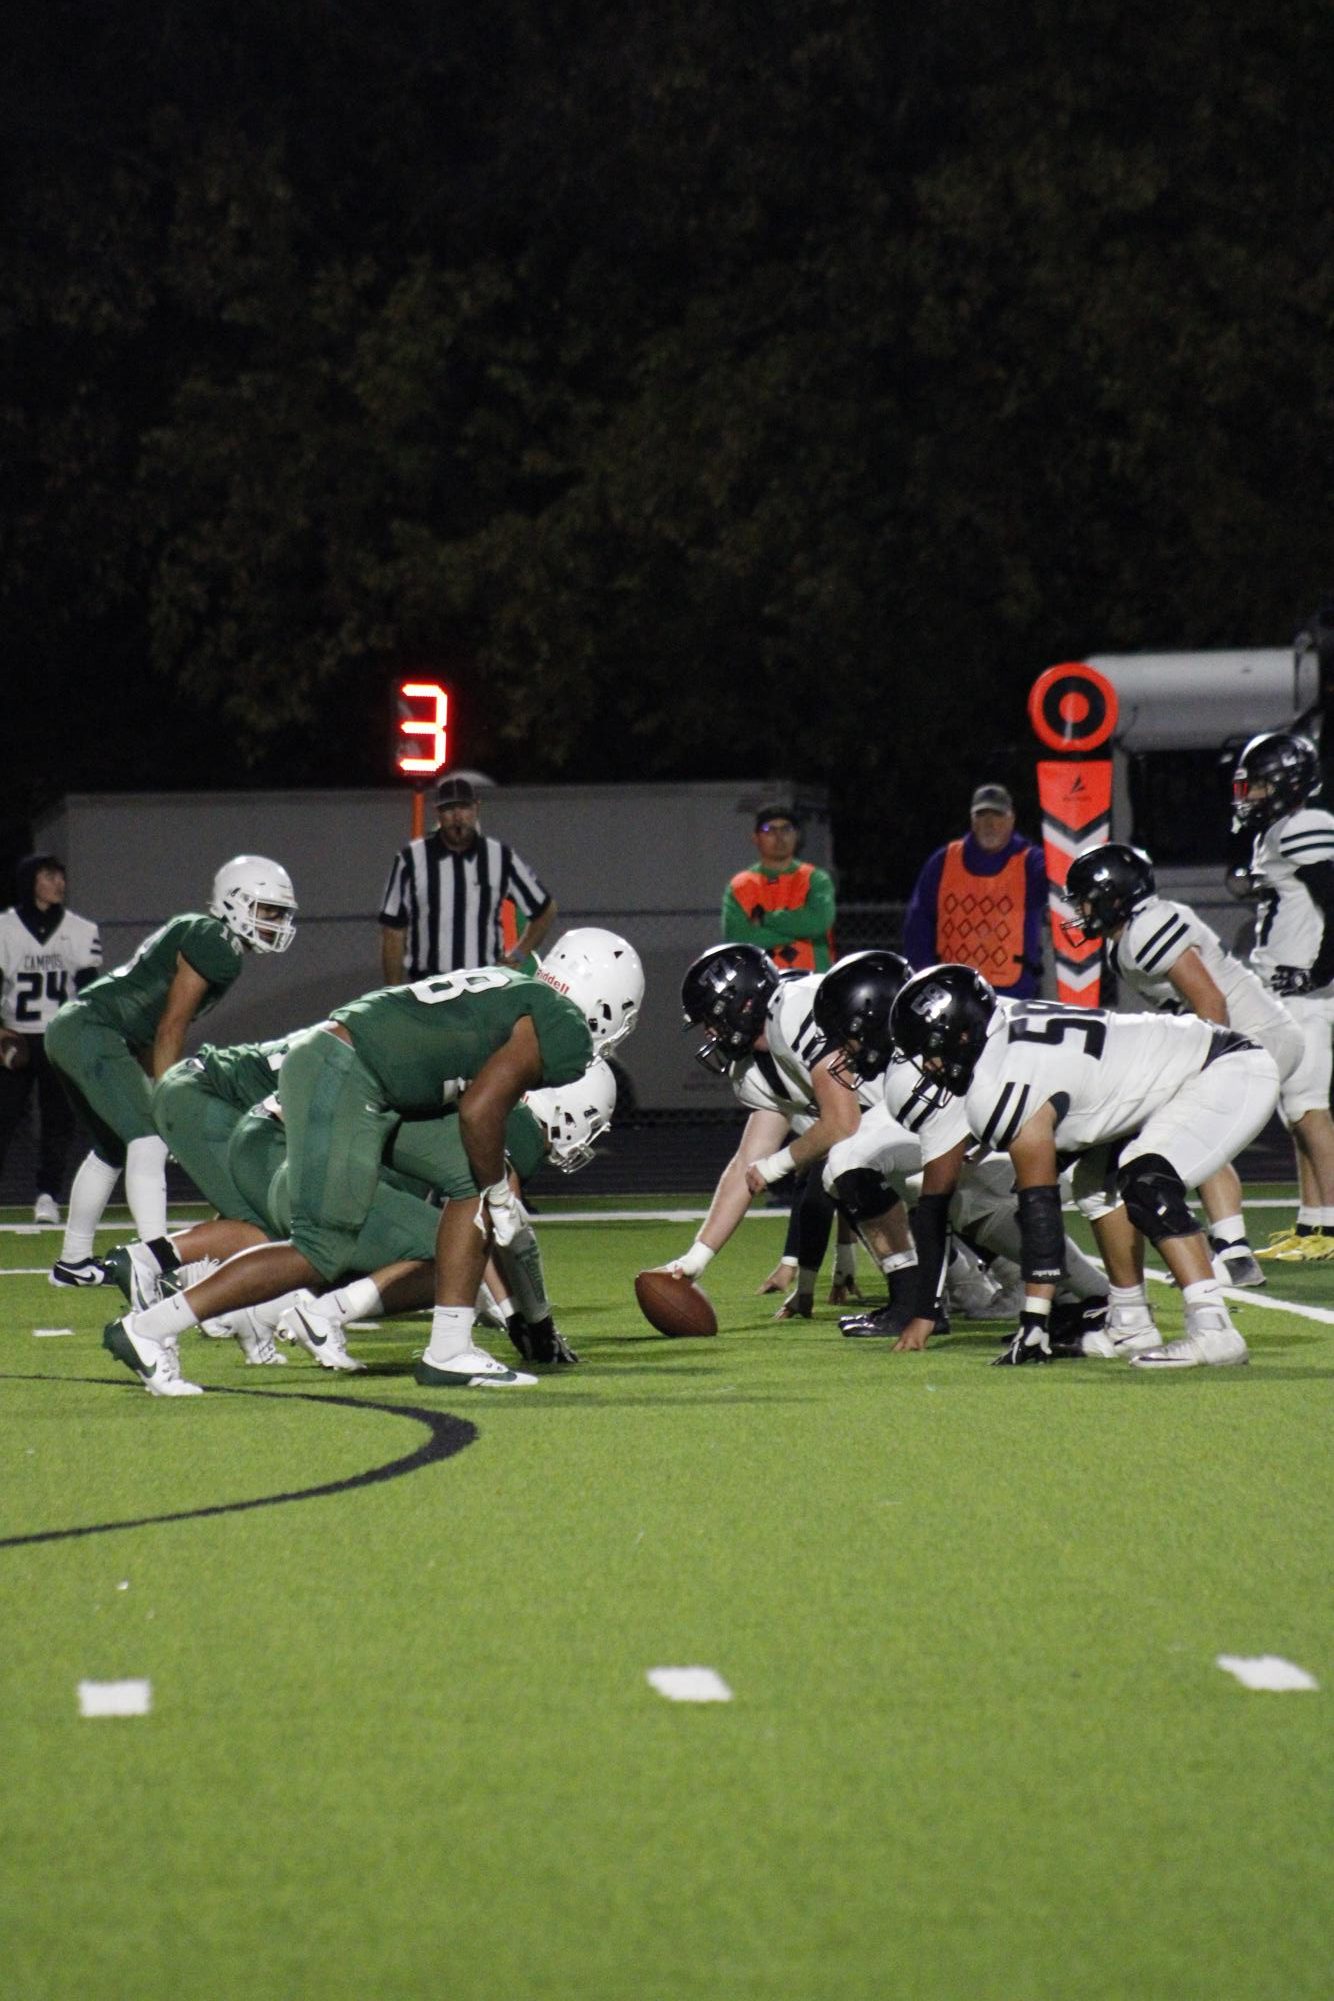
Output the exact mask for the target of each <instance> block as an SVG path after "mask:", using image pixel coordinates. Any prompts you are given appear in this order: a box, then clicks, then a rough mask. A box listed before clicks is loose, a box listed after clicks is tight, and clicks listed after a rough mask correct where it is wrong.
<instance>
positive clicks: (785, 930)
mask: <svg viewBox="0 0 1334 2001" xmlns="http://www.w3.org/2000/svg"><path fill="white" fill-rule="evenodd" d="M800 841H801V822H800V820H799V819H798V818H797V815H796V812H795V811H794V809H793V808H792V807H790V806H762V807H761V808H760V810H759V812H758V813H757V814H756V815H755V847H756V850H757V852H758V854H759V865H758V867H756V868H743V869H741V870H739V871H738V873H737V874H736V875H734V876H733V877H732V880H731V882H729V883H728V885H727V889H726V892H725V893H724V896H723V937H724V939H725V940H726V941H727V943H728V944H729V945H759V946H760V947H761V948H762V949H763V950H764V951H766V952H767V953H768V954H769V957H770V958H771V959H772V960H773V962H774V964H775V965H776V966H778V967H779V968H780V970H781V971H783V972H788V971H796V972H799V973H825V972H828V970H829V968H830V966H831V965H832V964H833V960H834V885H833V882H832V881H831V879H830V877H829V876H828V875H827V874H826V873H825V871H824V870H823V869H822V868H815V867H814V866H813V865H812V864H811V863H810V862H799V861H798V860H797V858H796V856H797V847H798V845H799V843H800Z"/></svg>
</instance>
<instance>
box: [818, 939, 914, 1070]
mask: <svg viewBox="0 0 1334 2001" xmlns="http://www.w3.org/2000/svg"><path fill="white" fill-rule="evenodd" d="M911 977H912V967H911V966H910V965H909V964H908V961H907V960H906V959H905V958H904V956H903V954H902V953H901V952H880V951H875V952H852V953H850V954H849V956H848V957H847V958H846V959H840V960H839V962H838V964H837V965H836V966H834V967H832V968H831V969H830V971H829V972H827V973H826V974H825V976H824V978H823V979H822V980H821V982H820V984H819V986H818V987H817V988H816V989H815V1025H816V1027H817V1028H818V1029H819V1030H820V1031H821V1033H822V1034H823V1035H825V1036H826V1037H827V1038H828V1040H829V1041H830V1042H832V1043H834V1044H835V1045H836V1046H837V1048H838V1050H839V1052H840V1053H839V1055H838V1056H837V1057H835V1059H834V1061H833V1062H832V1063H831V1064H830V1066H829V1067H830V1069H831V1071H832V1072H833V1074H834V1076H835V1077H838V1078H840V1079H841V1080H842V1082H843V1083H845V1084H848V1085H850V1086H852V1087H854V1088H855V1086H856V1085H858V1084H864V1083H866V1082H867V1081H868V1079H870V1078H872V1077H879V1076H882V1075H883V1074H884V1072H885V1071H886V1070H887V1069H888V1068H889V1061H890V1058H891V1057H892V1055H893V1054H894V1038H893V1036H892V1035H891V1034H890V1032H889V1017H890V1013H891V1012H892V1010H893V1006H894V1002H895V1000H896V999H897V998H898V992H899V988H900V987H901V986H902V985H903V982H904V981H905V980H906V979H910V978H911Z"/></svg>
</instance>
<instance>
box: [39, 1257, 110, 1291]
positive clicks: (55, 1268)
mask: <svg viewBox="0 0 1334 2001" xmlns="http://www.w3.org/2000/svg"><path fill="white" fill-rule="evenodd" d="M50 1283H51V1284H52V1285H110V1283H111V1280H110V1279H109V1278H108V1277H107V1274H106V1268H105V1267H104V1265H103V1263H102V1260H101V1259H100V1258H70V1259H68V1260H66V1259H65V1258H57V1259H56V1261H55V1263H54V1264H53V1265H52V1267H51V1274H50Z"/></svg>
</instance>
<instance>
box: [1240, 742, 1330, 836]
mask: <svg viewBox="0 0 1334 2001" xmlns="http://www.w3.org/2000/svg"><path fill="white" fill-rule="evenodd" d="M1320 779H1321V771H1320V756H1319V753H1318V752H1317V750H1316V747H1315V745H1314V744H1313V743H1312V741H1311V739H1310V737H1309V736H1299V735H1298V734H1297V733H1296V731H1295V730H1266V731H1265V732H1264V734H1263V735H1262V736H1253V737H1252V738H1251V740H1250V742H1249V743H1248V744H1247V746H1246V748H1245V750H1243V752H1242V753H1241V756H1240V757H1239V758H1238V759H1237V762H1236V767H1235V769H1234V771H1233V773H1232V831H1233V833H1234V834H1235V833H1239V832H1240V831H1241V829H1242V828H1243V827H1244V828H1246V829H1247V831H1248V832H1250V833H1253V834H1262V833H1263V832H1264V830H1265V828H1266V827H1271V826H1272V825H1273V824H1274V821H1275V820H1281V819H1282V818H1283V815H1284V814H1285V813H1293V812H1295V811H1296V810H1297V808H1298V807H1299V806H1304V805H1305V804H1306V802H1307V800H1308V799H1314V798H1315V796H1316V794H1317V793H1318V792H1319V790H1320ZM1259 785H1262V786H1263V787H1264V788H1265V789H1264V792H1263V794H1262V795H1261V796H1260V797H1259V798H1257V797H1256V796H1255V788H1256V787H1257V786H1259Z"/></svg>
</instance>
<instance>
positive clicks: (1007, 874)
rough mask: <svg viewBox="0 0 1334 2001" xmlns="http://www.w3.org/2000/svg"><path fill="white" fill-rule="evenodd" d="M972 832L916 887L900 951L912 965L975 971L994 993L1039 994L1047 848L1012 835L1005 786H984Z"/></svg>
mask: <svg viewBox="0 0 1334 2001" xmlns="http://www.w3.org/2000/svg"><path fill="white" fill-rule="evenodd" d="M971 818H972V823H973V824H972V829H971V831H970V832H969V833H967V834H965V835H964V837H963V839H962V840H959V841H950V842H949V843H948V845H947V846H945V847H943V848H937V849H936V852H935V853H934V854H933V855H932V857H931V859H930V861H928V862H927V864H926V866H925V868H924V869H923V870H922V873H921V874H920V875H919V876H918V878H917V881H916V883H915V884H914V885H913V893H912V899H911V901H910V902H909V905H908V911H907V915H906V916H905V918H904V920H903V949H904V952H905V953H906V955H907V956H908V958H909V959H911V961H912V963H913V965H914V966H916V967H918V968H919V969H920V968H921V967H923V966H935V965H939V964H941V963H942V962H947V963H949V964H953V965H961V966H974V967H975V968H976V969H977V971H978V972H979V973H981V974H982V976H983V978H984V979H987V980H990V982H991V984H992V986H993V987H994V988H995V989H996V991H997V993H999V994H1005V995H1007V996H1008V997H1010V998H1012V999H1016V1000H1031V999H1032V998H1033V997H1034V996H1035V995H1037V994H1040V993H1041V991H1042V921H1043V914H1044V912H1045V911H1046V908H1047V871H1046V867H1045V865H1044V863H1043V859H1042V849H1041V848H1040V847H1035V846H1034V844H1033V842H1032V841H1026V840H1025V839H1024V837H1023V835H1022V834H1017V833H1016V832H1015V830H1014V801H1013V799H1012V798H1011V797H1010V795H1009V793H1008V792H1007V791H1006V789H1005V787H1004V786H1003V785H979V786H978V788H977V790H976V792H974V794H973V806H972V814H971Z"/></svg>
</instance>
